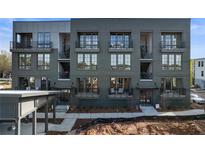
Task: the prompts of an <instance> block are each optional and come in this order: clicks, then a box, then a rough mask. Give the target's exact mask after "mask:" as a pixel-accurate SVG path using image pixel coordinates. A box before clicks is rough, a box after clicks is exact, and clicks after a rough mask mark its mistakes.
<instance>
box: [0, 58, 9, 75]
mask: <svg viewBox="0 0 205 154" xmlns="http://www.w3.org/2000/svg"><path fill="white" fill-rule="evenodd" d="M10 71H11V58H10V57H9V56H8V55H6V54H0V78H2V77H3V74H4V73H8V72H10Z"/></svg>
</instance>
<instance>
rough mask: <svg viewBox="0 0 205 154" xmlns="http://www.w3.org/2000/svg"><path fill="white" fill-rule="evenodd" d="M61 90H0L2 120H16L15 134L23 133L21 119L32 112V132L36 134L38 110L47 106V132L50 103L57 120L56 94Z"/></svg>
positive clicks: (0, 118) (46, 130)
mask: <svg viewBox="0 0 205 154" xmlns="http://www.w3.org/2000/svg"><path fill="white" fill-rule="evenodd" d="M59 93H60V92H59V91H22V90H2V91H0V120H14V121H15V123H16V132H15V134H18V135H20V134H21V119H22V118H24V117H26V116H27V115H29V114H31V113H32V134H33V135H35V134H36V121H37V118H36V112H37V109H39V108H41V107H42V106H45V132H48V104H53V119H54V121H55V117H56V115H55V106H56V95H58V94H59Z"/></svg>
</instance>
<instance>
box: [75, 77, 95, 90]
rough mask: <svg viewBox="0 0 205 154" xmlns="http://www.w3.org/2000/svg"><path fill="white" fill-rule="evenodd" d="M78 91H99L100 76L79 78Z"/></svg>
mask: <svg viewBox="0 0 205 154" xmlns="http://www.w3.org/2000/svg"><path fill="white" fill-rule="evenodd" d="M77 85H78V92H80V93H81V92H86V93H98V78H97V77H86V78H77Z"/></svg>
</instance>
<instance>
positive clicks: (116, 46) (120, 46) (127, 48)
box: [109, 40, 134, 52]
mask: <svg viewBox="0 0 205 154" xmlns="http://www.w3.org/2000/svg"><path fill="white" fill-rule="evenodd" d="M119 51H122V52H132V51H134V49H133V42H132V40H130V41H129V42H116V43H115V42H114V43H113V42H109V52H119Z"/></svg>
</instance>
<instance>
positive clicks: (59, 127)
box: [0, 106, 204, 135]
mask: <svg viewBox="0 0 205 154" xmlns="http://www.w3.org/2000/svg"><path fill="white" fill-rule="evenodd" d="M140 108H141V111H142V112H123V113H65V112H57V113H56V118H63V119H64V120H63V122H62V123H61V124H51V123H49V131H59V132H62V131H68V132H70V131H71V129H72V127H73V125H74V124H75V122H76V120H77V119H97V118H134V117H142V116H191V115H202V114H204V110H203V109H192V110H186V111H176V112H157V111H156V110H155V109H154V107H151V106H140ZM44 116H45V114H44V113H37V118H44ZM52 116H53V114H52V113H49V114H48V117H49V118H52ZM10 125H11V124H8V123H0V129H1V131H0V134H13V132H11V131H10V132H9V131H8V130H7V128H8V127H9V126H10ZM31 127H32V125H31V123H22V134H27V135H28V134H31ZM2 130H3V131H2ZM43 131H44V123H38V124H37V134H39V135H43V134H45V133H44V132H43Z"/></svg>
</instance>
